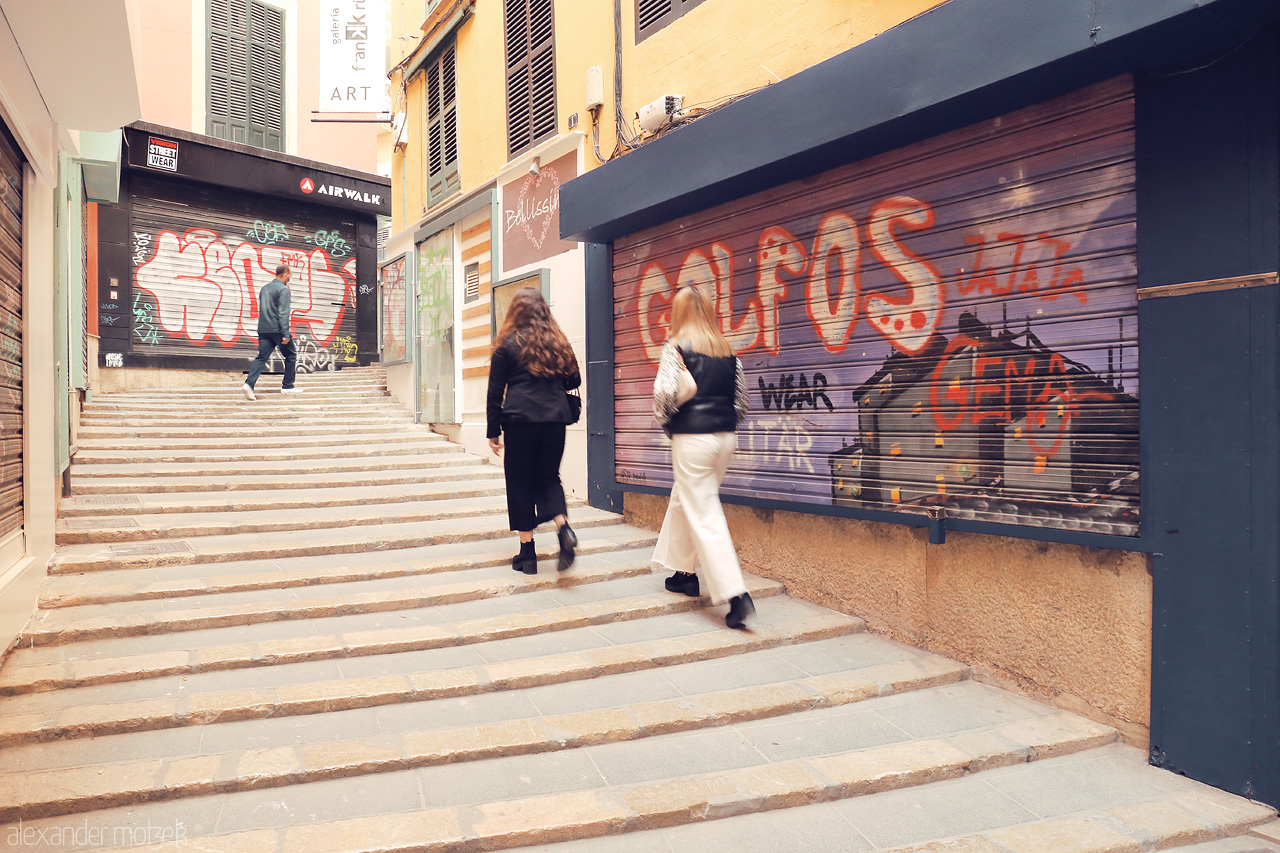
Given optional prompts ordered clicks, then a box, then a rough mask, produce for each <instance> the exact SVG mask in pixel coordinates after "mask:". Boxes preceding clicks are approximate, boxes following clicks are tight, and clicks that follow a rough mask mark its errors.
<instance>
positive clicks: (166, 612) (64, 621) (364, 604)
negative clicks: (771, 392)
mask: <svg viewBox="0 0 1280 853" xmlns="http://www.w3.org/2000/svg"><path fill="white" fill-rule="evenodd" d="M649 573H650V568H649V566H648V564H647V563H632V564H630V565H623V566H619V565H607V566H599V567H596V568H583V569H582V570H580V571H574V572H572V573H569V574H565V575H562V576H560V577H559V578H551V577H549V576H548V577H547V578H545V579H543V581H542V583H541V584H539V583H537V582H536V581H527V580H526V577H528V576H521V577H520V578H516V577H514V575H515V574H516V573H515V572H512V573H511V575H510V576H508V577H501V576H499V577H497V578H493V579H491V580H488V581H484V582H476V581H471V580H469V581H462V582H457V583H445V582H441V581H440V580H439V579H438V578H436V577H435V576H433V575H427V576H423V577H422V578H421V579H420V585H418V586H416V587H409V588H406V589H399V590H383V591H380V592H366V593H358V594H352V593H350V592H344V591H342V590H341V589H337V588H332V587H331V588H330V589H327V590H321V591H319V592H323V593H328V594H327V595H323V594H315V592H314V591H312V590H310V589H305V588H304V591H305V592H306V593H308V594H306V595H303V596H300V597H297V598H288V599H282V600H278V601H271V602H266V601H259V602H255V603H250V604H228V603H225V602H218V601H197V602H192V603H191V604H190V605H188V607H187V609H182V610H172V609H163V610H159V611H157V610H155V609H154V608H149V609H148V611H146V612H141V613H127V612H118V613H113V614H110V615H89V614H88V613H86V612H85V611H96V610H97V608H96V607H92V606H79V607H62V608H56V609H51V610H37V611H36V613H35V614H34V615H33V616H32V617H31V620H30V621H29V622H28V623H27V626H26V628H25V629H24V630H23V632H22V635H21V642H22V643H23V644H24V645H27V646H29V647H31V646H44V645H51V644H54V643H59V644H61V643H81V642H86V641H90V640H100V639H106V638H120V637H140V636H144V635H146V636H154V635H157V634H171V633H177V632H180V631H203V630H209V629H211V628H228V627H235V626H240V625H259V624H262V623H265V622H283V621H286V620H302V619H326V618H332V617H337V616H353V615H360V614H366V613H387V612H393V611H395V612H398V611H402V610H419V609H422V608H426V607H435V606H437V605H444V604H456V603H458V602H462V601H480V600H483V599H489V598H499V597H502V596H509V595H518V594H526V593H530V592H535V591H538V590H540V589H543V588H546V587H547V586H548V585H552V586H555V585H559V586H566V587H567V586H574V585H578V584H584V583H601V582H604V581H610V580H615V579H617V578H627V577H635V576H637V575H642V574H644V575H647V574H649ZM533 577H537V576H536V575H535V576H533ZM446 580H447V579H446ZM758 589H759V590H760V594H761V595H766V594H777V593H778V592H781V584H777V583H776V582H774V581H770V582H767V583H763V582H762V583H760V584H758ZM196 605H199V606H196Z"/></svg>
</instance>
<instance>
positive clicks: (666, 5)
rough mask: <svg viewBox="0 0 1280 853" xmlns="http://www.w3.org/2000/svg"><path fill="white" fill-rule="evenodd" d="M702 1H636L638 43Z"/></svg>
mask: <svg viewBox="0 0 1280 853" xmlns="http://www.w3.org/2000/svg"><path fill="white" fill-rule="evenodd" d="M701 2H702V0H636V43H637V44H639V43H640V42H642V41H644V40H645V39H647V38H648V37H649V36H651V35H653V34H654V33H656V32H657V31H658V30H660V29H662V28H663V27H665V26H666V25H667V24H669V23H671V22H672V21H674V20H675V19H676V18H679V17H680V16H681V15H683V14H684V13H685V12H687V11H689V10H690V9H692V8H693V7H694V6H697V5H698V4H699V3H701Z"/></svg>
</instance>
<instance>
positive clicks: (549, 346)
mask: <svg viewBox="0 0 1280 853" xmlns="http://www.w3.org/2000/svg"><path fill="white" fill-rule="evenodd" d="M508 339H511V340H512V342H513V343H514V344H515V347H516V351H517V353H518V354H519V357H520V361H521V363H523V364H524V366H525V367H526V368H528V370H529V372H530V373H532V374H533V375H534V376H572V375H573V374H575V373H577V372H578V357H577V356H576V355H574V352H573V347H572V346H570V345H569V339H568V338H567V337H565V334H564V332H562V331H561V330H560V325H559V324H558V323H556V318H555V317H552V316H551V308H550V307H548V305H547V300H545V299H543V298H542V291H540V290H538V289H537V288H536V287H522V288H521V289H520V290H518V291H517V292H516V295H515V296H514V297H513V298H512V299H511V304H510V305H509V306H508V307H507V316H506V319H504V320H503V321H502V328H501V329H498V334H497V336H496V337H495V338H494V339H493V349H492V350H491V353H493V352H497V351H498V348H499V347H501V346H502V345H503V344H505V343H506V342H507V341H508Z"/></svg>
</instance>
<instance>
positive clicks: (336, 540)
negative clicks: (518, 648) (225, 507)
mask: <svg viewBox="0 0 1280 853" xmlns="http://www.w3.org/2000/svg"><path fill="white" fill-rule="evenodd" d="M617 520H618V516H617V515H616V514H614V513H611V512H602V511H600V510H596V509H592V508H589V507H586V508H583V509H581V510H579V511H577V512H575V513H574V514H573V527H574V529H575V530H576V529H586V528H592V527H603V526H607V525H610V524H615V523H617ZM509 535H510V529H509V528H508V526H507V519H506V515H505V514H503V515H502V516H501V517H499V516H484V517H479V518H468V519H461V520H457V519H448V520H445V521H428V522H420V523H415V524H381V525H377V526H376V527H374V528H363V529H352V530H349V531H343V532H341V533H340V534H330V535H327V536H323V535H320V533H319V532H316V533H315V534H314V535H311V536H303V537H299V536H297V535H296V534H294V533H290V532H283V533H263V534H257V535H247V536H238V535H237V536H205V537H202V538H201V539H199V540H198V541H196V542H188V541H186V540H181V539H179V540H172V539H170V540H164V539H162V540H157V541H155V542H150V543H146V544H122V545H112V546H107V547H100V546H97V545H68V546H64V547H62V548H60V549H59V553H58V554H57V555H55V556H54V558H53V559H52V560H50V562H49V573H50V574H51V575H61V574H74V573H78V572H99V571H111V570H116V569H153V568H157V567H160V566H180V565H192V564H195V563H202V564H208V563H226V562H232V561H238V560H276V559H280V558H284V557H306V556H316V555H321V554H361V553H366V552H374V551H389V550H394V549H397V548H418V547H422V546H426V545H434V544H440V543H446V542H472V541H476V540H480V539H497V538H505V537H507V536H509Z"/></svg>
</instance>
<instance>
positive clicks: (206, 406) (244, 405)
mask: <svg viewBox="0 0 1280 853" xmlns="http://www.w3.org/2000/svg"><path fill="white" fill-rule="evenodd" d="M291 400H292V398H289V397H286V398H284V400H271V401H267V400H258V401H257V402H256V403H250V402H248V401H247V400H245V399H243V398H241V399H240V401H239V402H234V401H232V402H228V403H211V402H201V403H190V404H185V405H183V406H181V407H180V409H179V407H177V406H175V404H174V401H172V400H171V401H169V404H168V405H167V406H165V405H161V404H159V403H157V404H156V405H154V406H151V407H144V406H126V405H123V404H112V405H104V404H98V405H94V406H88V407H86V408H85V410H84V413H83V415H82V416H81V419H80V422H81V423H82V424H94V425H96V424H104V423H105V424H110V423H116V422H122V423H139V424H150V423H152V422H157V421H165V420H175V419H181V420H183V421H192V420H195V421H208V422H210V423H224V422H229V421H232V420H236V419H241V420H246V419H247V420H272V421H275V420H279V419H281V418H294V419H308V420H312V419H323V418H325V417H329V416H343V417H358V416H363V415H369V416H373V417H381V416H385V415H411V414H412V412H410V411H409V410H408V409H406V408H405V407H404V406H401V405H400V404H399V403H397V402H395V401H394V400H392V399H391V398H390V397H379V398H370V399H369V400H368V401H367V402H365V403H360V402H351V403H348V402H338V401H333V400H311V401H310V402H309V403H308V404H307V405H292V404H291ZM175 409H178V411H175ZM187 409H189V410H190V411H186V410H187Z"/></svg>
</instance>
